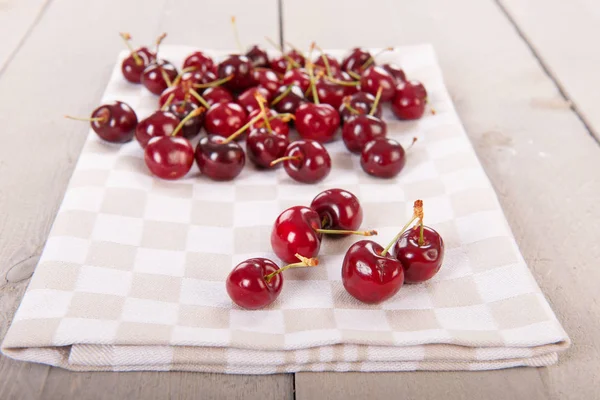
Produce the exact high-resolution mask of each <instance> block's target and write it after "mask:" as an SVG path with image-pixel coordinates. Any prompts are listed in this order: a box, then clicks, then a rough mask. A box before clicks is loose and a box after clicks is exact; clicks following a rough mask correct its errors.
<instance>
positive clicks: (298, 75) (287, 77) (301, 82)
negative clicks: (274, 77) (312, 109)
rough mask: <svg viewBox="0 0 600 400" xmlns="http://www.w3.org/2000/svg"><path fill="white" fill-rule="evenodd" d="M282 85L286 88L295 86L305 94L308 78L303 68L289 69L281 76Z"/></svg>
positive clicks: (308, 82) (308, 83)
mask: <svg viewBox="0 0 600 400" xmlns="http://www.w3.org/2000/svg"><path fill="white" fill-rule="evenodd" d="M282 83H283V84H284V85H286V86H289V85H296V86H298V87H300V89H302V93H306V91H307V90H308V87H309V86H310V76H309V75H308V72H307V71H306V70H305V69H303V68H295V69H290V70H289V71H287V72H286V73H285V74H284V75H283V80H282Z"/></svg>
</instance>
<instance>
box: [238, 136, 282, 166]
mask: <svg viewBox="0 0 600 400" xmlns="http://www.w3.org/2000/svg"><path fill="white" fill-rule="evenodd" d="M289 144H290V141H289V139H288V137H287V136H286V135H282V134H280V133H276V132H274V131H272V132H269V130H268V129H267V128H258V129H254V130H252V131H250V133H249V134H248V138H247V139H246V153H247V155H248V158H249V159H250V161H252V162H253V163H254V164H255V165H256V166H257V167H259V168H271V163H272V162H273V161H275V160H276V159H278V158H280V157H283V155H284V154H285V150H286V149H287V147H288V145H289Z"/></svg>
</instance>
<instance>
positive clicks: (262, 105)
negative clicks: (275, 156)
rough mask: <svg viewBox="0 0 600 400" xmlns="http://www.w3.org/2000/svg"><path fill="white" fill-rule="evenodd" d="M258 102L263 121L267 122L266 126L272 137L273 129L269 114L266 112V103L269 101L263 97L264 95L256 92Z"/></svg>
mask: <svg viewBox="0 0 600 400" xmlns="http://www.w3.org/2000/svg"><path fill="white" fill-rule="evenodd" d="M255 97H256V101H257V102H258V106H259V107H260V113H261V114H262V116H263V120H264V121H265V126H266V127H267V131H268V132H269V133H270V134H271V135H272V134H273V129H272V128H271V123H270V122H269V117H267V112H266V111H265V103H266V102H267V100H265V98H264V97H263V95H262V94H260V92H258V91H257V92H256V95H255Z"/></svg>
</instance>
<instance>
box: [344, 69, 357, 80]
mask: <svg viewBox="0 0 600 400" xmlns="http://www.w3.org/2000/svg"><path fill="white" fill-rule="evenodd" d="M346 73H347V74H348V75H350V76H351V77H353V78H354V79H356V80H358V81H359V80H360V75H359V74H357V73H356V72H354V71H350V70H348V71H346Z"/></svg>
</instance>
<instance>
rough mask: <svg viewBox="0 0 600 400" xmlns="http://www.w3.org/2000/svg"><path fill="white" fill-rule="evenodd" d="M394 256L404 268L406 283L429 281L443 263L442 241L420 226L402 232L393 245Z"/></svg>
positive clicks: (429, 230) (425, 227)
mask: <svg viewBox="0 0 600 400" xmlns="http://www.w3.org/2000/svg"><path fill="white" fill-rule="evenodd" d="M394 255H395V256H396V258H397V259H398V260H399V261H400V262H401V263H402V266H403V267H404V278H405V281H406V282H408V283H420V282H425V281H427V280H429V279H431V278H432V277H433V276H434V275H435V274H437V272H438V271H439V270H440V267H441V266H442V262H443V261H444V241H443V240H442V237H441V236H440V234H439V233H438V232H436V231H435V230H434V229H432V228H430V227H428V226H423V235H422V237H421V226H419V225H416V226H415V227H414V228H412V229H409V230H408V231H406V232H404V234H403V235H402V236H400V238H399V239H398V241H397V242H396V243H395V245H394Z"/></svg>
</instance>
